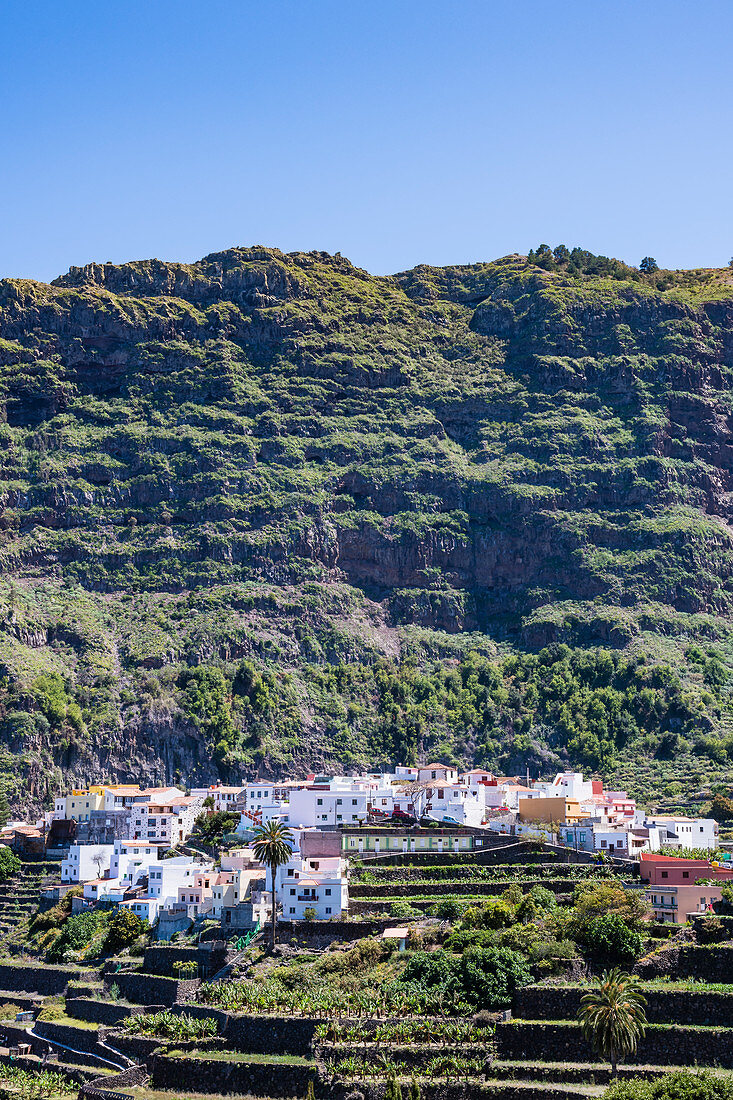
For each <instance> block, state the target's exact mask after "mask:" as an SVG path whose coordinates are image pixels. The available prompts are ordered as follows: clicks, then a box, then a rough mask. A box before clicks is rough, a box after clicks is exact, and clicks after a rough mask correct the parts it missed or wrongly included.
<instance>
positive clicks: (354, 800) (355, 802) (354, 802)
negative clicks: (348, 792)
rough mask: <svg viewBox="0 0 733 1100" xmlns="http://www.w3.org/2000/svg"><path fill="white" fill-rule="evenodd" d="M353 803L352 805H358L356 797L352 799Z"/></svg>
mask: <svg viewBox="0 0 733 1100" xmlns="http://www.w3.org/2000/svg"><path fill="white" fill-rule="evenodd" d="M351 805H352V806H356V805H357V801H356V799H355V798H352V800H351Z"/></svg>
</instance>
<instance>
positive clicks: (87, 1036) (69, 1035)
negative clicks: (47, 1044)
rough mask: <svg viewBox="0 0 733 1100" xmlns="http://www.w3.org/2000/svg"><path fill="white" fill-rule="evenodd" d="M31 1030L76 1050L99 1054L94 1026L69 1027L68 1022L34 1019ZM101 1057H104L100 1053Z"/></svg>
mask: <svg viewBox="0 0 733 1100" xmlns="http://www.w3.org/2000/svg"><path fill="white" fill-rule="evenodd" d="M33 1030H34V1031H35V1033H36V1035H40V1036H42V1037H43V1038H45V1039H50V1040H51V1041H52V1042H53V1041H55V1042H58V1043H63V1045H64V1046H67V1047H75V1048H76V1050H85V1051H86V1052H87V1053H88V1054H100V1053H102V1052H100V1051H99V1050H98V1048H97V1040H98V1038H99V1036H98V1033H97V1030H96V1028H84V1027H70V1026H69V1024H57V1023H55V1022H54V1021H53V1020H36V1022H35V1024H34V1026H33ZM102 1057H103V1058H104V1057H106V1055H105V1054H103V1053H102Z"/></svg>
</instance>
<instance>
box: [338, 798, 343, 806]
mask: <svg viewBox="0 0 733 1100" xmlns="http://www.w3.org/2000/svg"><path fill="white" fill-rule="evenodd" d="M343 804H344V800H343V798H337V799H336V805H337V806H343Z"/></svg>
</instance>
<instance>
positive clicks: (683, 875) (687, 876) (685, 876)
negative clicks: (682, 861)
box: [682, 871, 690, 878]
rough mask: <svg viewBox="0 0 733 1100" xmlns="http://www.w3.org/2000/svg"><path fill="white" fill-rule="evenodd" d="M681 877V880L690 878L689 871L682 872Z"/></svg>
mask: <svg viewBox="0 0 733 1100" xmlns="http://www.w3.org/2000/svg"><path fill="white" fill-rule="evenodd" d="M682 877H683V878H689V877H690V872H689V871H683V872H682Z"/></svg>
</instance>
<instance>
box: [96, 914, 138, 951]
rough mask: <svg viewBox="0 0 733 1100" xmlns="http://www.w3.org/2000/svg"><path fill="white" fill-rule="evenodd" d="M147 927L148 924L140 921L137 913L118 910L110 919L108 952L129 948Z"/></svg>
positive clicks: (107, 942)
mask: <svg viewBox="0 0 733 1100" xmlns="http://www.w3.org/2000/svg"><path fill="white" fill-rule="evenodd" d="M146 927H147V922H144V921H142V920H140V917H138V915H137V913H133V912H132V910H131V909H118V910H117V912H116V913H115V914H114V916H113V917H112V918H111V919H110V922H109V927H108V929H107V937H106V939H105V949H106V950H107V951H119V950H121V949H122V948H124V947H129V946H130V945H131V944H133V943H134V942H135V940H136V939H137V938H138V936H140V935H142V933H143V931H144V930H145V928H146Z"/></svg>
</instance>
